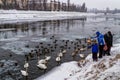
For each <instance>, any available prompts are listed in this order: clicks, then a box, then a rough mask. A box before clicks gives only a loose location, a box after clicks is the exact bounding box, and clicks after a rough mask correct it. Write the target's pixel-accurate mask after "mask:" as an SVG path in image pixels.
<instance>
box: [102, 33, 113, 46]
mask: <svg viewBox="0 0 120 80" xmlns="http://www.w3.org/2000/svg"><path fill="white" fill-rule="evenodd" d="M104 39H105V43H106V45H107V46H113V35H112V34H111V33H109V32H108V33H106V34H105V35H104Z"/></svg>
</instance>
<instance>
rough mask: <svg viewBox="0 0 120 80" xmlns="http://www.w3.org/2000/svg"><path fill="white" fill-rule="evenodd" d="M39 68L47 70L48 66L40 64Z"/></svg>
mask: <svg viewBox="0 0 120 80" xmlns="http://www.w3.org/2000/svg"><path fill="white" fill-rule="evenodd" d="M37 67H38V68H40V69H44V70H45V69H47V66H46V65H45V64H38V65H37Z"/></svg>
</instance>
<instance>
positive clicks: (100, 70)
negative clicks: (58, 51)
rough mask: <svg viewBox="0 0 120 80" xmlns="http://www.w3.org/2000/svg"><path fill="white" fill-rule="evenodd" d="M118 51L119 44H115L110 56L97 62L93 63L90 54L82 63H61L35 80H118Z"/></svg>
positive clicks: (119, 61) (119, 59) (119, 73)
mask: <svg viewBox="0 0 120 80" xmlns="http://www.w3.org/2000/svg"><path fill="white" fill-rule="evenodd" d="M119 49H120V44H115V45H114V46H113V48H112V52H111V56H104V57H103V58H102V59H99V60H98V62H93V61H92V57H91V54H90V55H89V56H88V57H87V58H86V60H84V61H80V62H75V61H73V62H67V63H63V64H61V65H60V66H59V67H56V68H54V69H53V70H51V71H50V72H49V73H47V74H45V75H43V76H41V77H39V78H37V79H36V80H48V79H49V80H119V79H120V76H119V75H120V50H119ZM78 65H79V66H78Z"/></svg>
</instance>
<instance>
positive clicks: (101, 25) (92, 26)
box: [0, 17, 120, 39]
mask: <svg viewBox="0 0 120 80" xmlns="http://www.w3.org/2000/svg"><path fill="white" fill-rule="evenodd" d="M119 24H120V19H116V20H114V18H112V19H111V18H109V19H107V18H106V17H92V18H83V19H76V20H75V19H74V20H51V21H40V22H31V23H16V24H1V25H0V39H10V38H16V37H20V36H22V37H26V38H28V37H30V38H31V37H39V36H40V37H46V36H50V35H53V34H57V35H59V36H60V35H61V37H66V36H67V37H68V38H71V37H72V36H78V37H80V36H85V37H88V36H93V34H94V33H95V31H97V30H99V31H101V32H102V33H105V32H106V31H107V30H111V31H112V32H113V33H117V32H118V31H119ZM114 27H115V28H114Z"/></svg>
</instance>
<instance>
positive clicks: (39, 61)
mask: <svg viewBox="0 0 120 80" xmlns="http://www.w3.org/2000/svg"><path fill="white" fill-rule="evenodd" d="M46 63H47V61H46V60H45V59H41V60H38V64H46Z"/></svg>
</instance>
